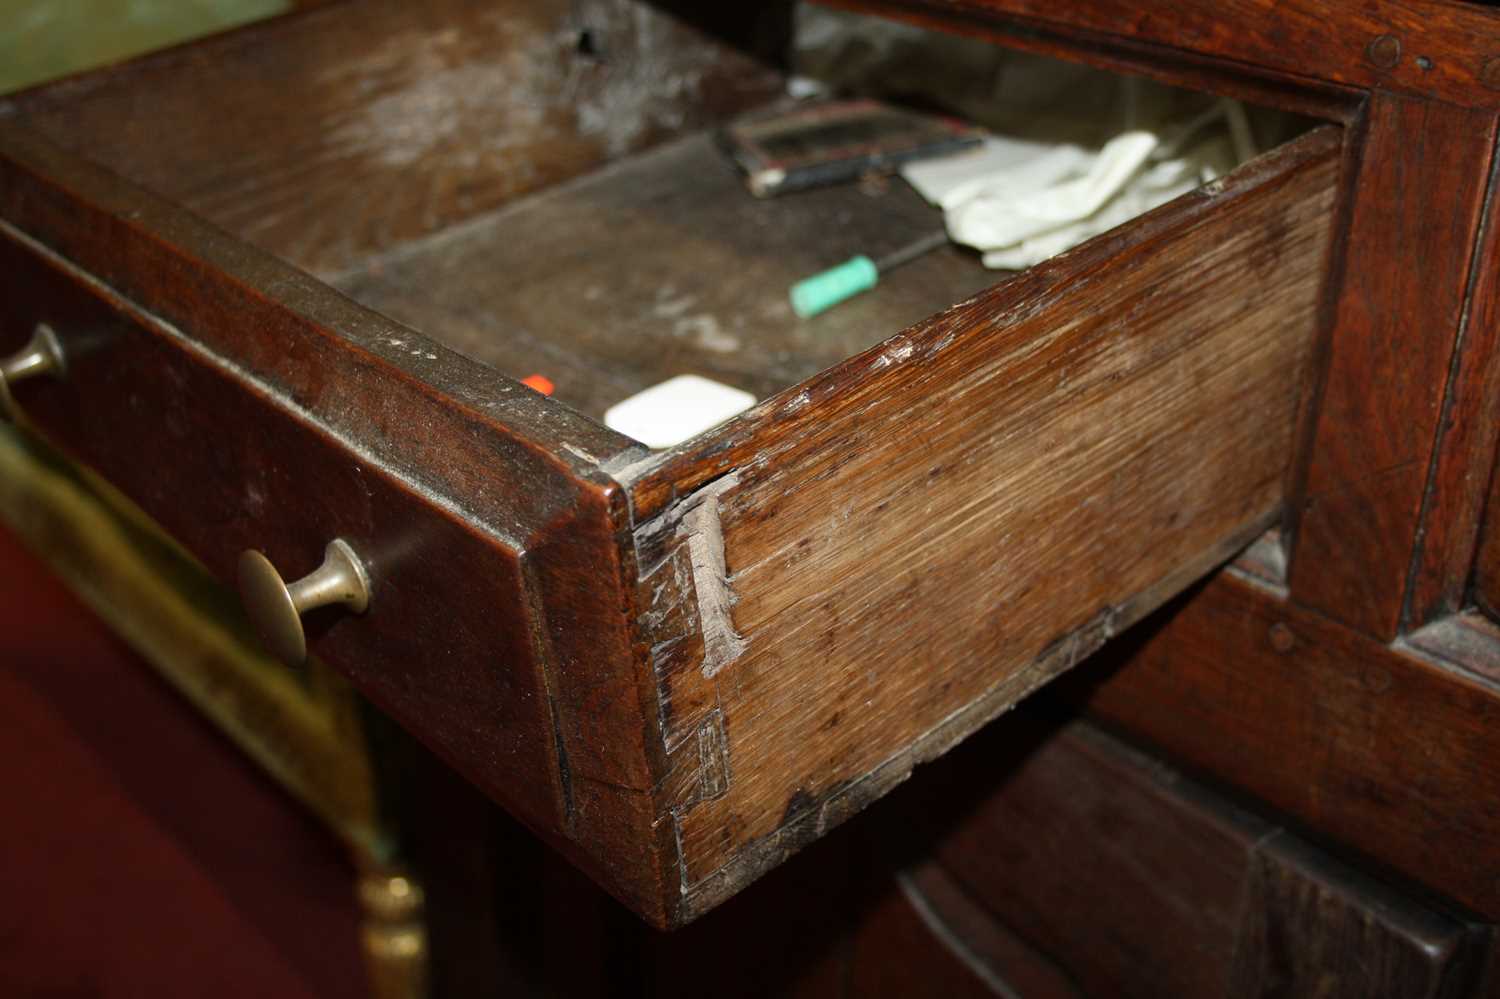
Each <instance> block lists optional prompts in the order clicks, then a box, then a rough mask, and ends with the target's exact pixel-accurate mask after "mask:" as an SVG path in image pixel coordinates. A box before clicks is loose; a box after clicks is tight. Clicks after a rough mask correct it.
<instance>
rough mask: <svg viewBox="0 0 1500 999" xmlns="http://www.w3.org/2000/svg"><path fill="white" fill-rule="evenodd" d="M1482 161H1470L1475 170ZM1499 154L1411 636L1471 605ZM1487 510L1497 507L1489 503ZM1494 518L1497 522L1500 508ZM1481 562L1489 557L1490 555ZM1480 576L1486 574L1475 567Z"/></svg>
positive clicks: (1495, 398)
mask: <svg viewBox="0 0 1500 999" xmlns="http://www.w3.org/2000/svg"><path fill="white" fill-rule="evenodd" d="M1479 165H1480V164H1479V163H1475V164H1474V165H1473V167H1474V168H1477V167H1478V166H1479ZM1497 170H1500V157H1494V156H1492V158H1491V162H1490V176H1489V178H1488V188H1487V190H1486V194H1485V206H1484V217H1483V219H1482V222H1481V225H1482V228H1481V234H1480V237H1479V243H1478V245H1477V246H1476V247H1475V250H1474V258H1473V261H1472V266H1471V270H1472V274H1471V277H1470V288H1469V296H1468V300H1467V302H1466V304H1465V306H1464V315H1463V319H1462V324H1461V326H1460V327H1459V330H1458V338H1457V341H1456V343H1455V345H1454V351H1453V353H1454V358H1453V364H1452V365H1451V366H1450V369H1449V375H1448V379H1447V386H1446V388H1445V391H1444V394H1443V403H1442V407H1443V408H1442V413H1441V417H1440V419H1439V421H1438V427H1437V437H1436V440H1435V442H1434V454H1433V458H1432V462H1431V465H1430V469H1429V473H1428V485H1427V490H1426V493H1425V495H1424V497H1423V502H1422V519H1421V525H1420V528H1419V530H1420V532H1421V533H1420V536H1419V545H1418V550H1417V553H1416V557H1415V559H1414V564H1413V566H1412V574H1411V585H1410V589H1409V592H1408V593H1407V598H1406V599H1407V606H1406V608H1405V612H1404V614H1403V620H1402V626H1403V629H1404V630H1407V631H1411V630H1415V629H1418V628H1421V627H1422V626H1423V625H1426V624H1428V623H1430V622H1432V621H1434V620H1437V619H1439V618H1442V617H1444V616H1447V615H1450V614H1454V613H1457V612H1459V611H1460V610H1462V609H1463V608H1464V607H1465V606H1466V605H1467V604H1468V602H1469V599H1470V595H1469V580H1470V575H1471V573H1473V572H1474V570H1475V550H1476V548H1478V547H1479V546H1480V544H1481V541H1480V520H1481V518H1482V517H1483V515H1484V510H1485V504H1486V494H1487V492H1488V491H1489V484H1490V480H1491V478H1492V470H1493V469H1494V467H1495V459H1496V444H1497V440H1500V408H1497V404H1500V202H1497V201H1496V199H1495V181H1496V171H1497ZM1489 506H1490V509H1497V507H1496V503H1495V501H1494V500H1493V499H1491V500H1490V501H1489ZM1495 516H1497V517H1500V510H1497V512H1496V514H1495ZM1483 557H1484V558H1488V559H1490V560H1492V561H1493V560H1494V555H1486V556H1483ZM1479 571H1480V572H1481V573H1482V572H1483V571H1484V570H1483V569H1480V570H1479Z"/></svg>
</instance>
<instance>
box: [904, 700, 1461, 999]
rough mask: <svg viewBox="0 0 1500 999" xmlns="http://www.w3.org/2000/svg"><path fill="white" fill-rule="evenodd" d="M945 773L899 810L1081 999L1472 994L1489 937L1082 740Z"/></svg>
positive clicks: (1049, 737) (1032, 725)
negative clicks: (927, 832) (991, 777)
mask: <svg viewBox="0 0 1500 999" xmlns="http://www.w3.org/2000/svg"><path fill="white" fill-rule="evenodd" d="M1028 731H1034V732H1035V733H1036V736H1037V738H1036V740H1035V741H1034V742H1031V743H1027V742H1026V741H1025V740H1020V739H1018V738H1017V737H1018V736H1020V735H1023V734H1025V733H1027V732H1028ZM935 769H936V771H937V772H936V773H935V774H934V776H935V777H940V778H942V780H941V781H937V780H935V781H933V782H931V786H930V787H929V788H927V789H926V790H925V791H924V790H923V789H921V788H916V787H914V788H911V789H909V791H908V793H907V794H906V797H905V800H903V801H901V805H902V806H903V807H904V808H905V809H906V810H907V811H908V812H909V813H910V814H911V815H912V818H913V821H914V822H916V823H918V824H927V825H930V826H933V827H934V831H933V835H934V836H935V840H934V842H935V844H936V845H935V847H934V848H933V849H934V856H935V858H936V861H937V863H938V864H940V865H941V867H942V869H943V870H944V871H946V872H947V877H948V878H949V879H950V880H951V881H952V882H953V883H954V884H955V885H956V886H957V887H958V888H959V889H960V890H961V891H963V892H965V893H967V894H968V895H969V897H971V898H972V899H973V904H974V905H976V906H979V907H982V908H983V909H984V910H986V911H988V912H989V913H990V914H991V918H992V919H995V920H997V921H998V922H1000V923H1001V924H1002V925H1003V926H1005V927H1008V928H1009V929H1010V930H1011V931H1012V932H1014V933H1015V934H1016V935H1017V936H1019V937H1022V938H1024V939H1026V940H1028V941H1030V942H1031V943H1032V946H1034V947H1036V948H1037V949H1038V950H1039V951H1041V952H1042V954H1043V955H1045V956H1046V957H1047V958H1050V960H1052V961H1053V962H1055V963H1056V964H1057V965H1058V966H1059V967H1062V968H1065V969H1067V972H1068V973H1069V974H1070V975H1071V976H1073V978H1074V979H1075V981H1076V982H1077V984H1078V986H1079V987H1080V989H1081V991H1082V992H1083V993H1084V994H1087V995H1111V996H1141V997H1158V996H1160V997H1169V996H1182V997H1192V999H1210V997H1215V996H1217V997H1252V996H1270V995H1319V996H1321V995H1327V996H1348V997H1351V999H1352V997H1360V996H1369V997H1372V999H1373V997H1376V996H1388V997H1392V999H1395V997H1405V996H1413V997H1415V996H1429V997H1440V996H1441V997H1447V996H1459V995H1466V994H1468V989H1469V988H1470V987H1471V986H1472V985H1473V984H1474V981H1475V978H1476V977H1477V973H1478V971H1479V968H1478V963H1479V958H1481V956H1482V953H1483V947H1484V945H1485V940H1484V936H1485V933H1484V930H1483V929H1482V928H1480V927H1476V926H1472V925H1470V924H1469V923H1468V922H1467V921H1466V920H1464V919H1462V918H1459V917H1457V916H1454V915H1452V914H1448V913H1445V912H1442V911H1440V910H1436V909H1434V908H1432V907H1431V906H1430V905H1429V904H1427V903H1426V902H1424V901H1421V900H1419V899H1418V898H1416V897H1414V896H1413V895H1411V894H1408V893H1405V892H1401V891H1398V890H1396V889H1393V888H1391V887H1389V886H1387V885H1385V884H1382V883H1380V882H1378V881H1376V880H1374V879H1373V878H1371V877H1369V876H1368V875H1366V874H1363V873H1361V872H1359V871H1357V870H1355V869H1353V868H1351V867H1349V866H1348V865H1346V864H1343V863H1341V862H1339V861H1338V860H1336V859H1335V858H1334V857H1333V856H1331V855H1330V854H1328V853H1326V852H1324V851H1322V850H1318V849H1315V848H1313V847H1311V846H1310V845H1308V844H1307V843H1306V842H1304V841H1302V840H1300V839H1298V838H1297V837H1295V836H1293V835H1292V834H1290V833H1289V832H1288V831H1286V830H1285V829H1282V828H1280V827H1279V826H1278V825H1277V824H1276V823H1275V822H1274V821H1270V820H1268V819H1266V818H1264V817H1261V816H1257V815H1254V814H1251V813H1249V812H1247V811H1245V810H1244V809H1243V808H1241V807H1238V806H1236V805H1234V804H1231V803H1230V802H1228V801H1226V800H1225V799H1223V798H1222V797H1220V796H1219V795H1217V794H1215V793H1214V792H1212V791H1210V790H1209V789H1206V788H1204V787H1202V786H1200V785H1198V784H1196V783H1194V782H1193V781H1190V780H1188V779H1186V778H1184V777H1183V776H1181V775H1180V774H1179V773H1177V772H1176V771H1174V770H1173V769H1172V768H1170V767H1168V766H1166V765H1165V764H1163V763H1162V762H1161V761H1159V760H1156V759H1153V758H1151V757H1149V756H1146V755H1144V754H1142V753H1140V752H1137V751H1135V750H1133V749H1131V748H1130V747H1128V746H1127V745H1125V744H1123V743H1121V742H1119V741H1118V740H1116V739H1114V738H1111V737H1109V736H1106V735H1104V734H1103V733H1101V732H1099V731H1098V730H1096V729H1093V728H1091V727H1089V726H1088V725H1085V724H1081V723H1077V722H1074V723H1071V724H1068V725H1065V726H1062V727H1055V726H1052V725H1048V726H1041V725H1038V724H1037V722H1036V721H1035V720H1034V718H1033V717H1025V716H1023V717H1018V718H1016V719H1014V720H1013V722H1012V723H1011V724H1010V725H1008V726H1006V727H1005V728H1003V729H999V730H996V731H992V732H989V733H985V734H984V735H981V736H979V737H977V738H976V740H975V741H974V742H973V743H971V744H970V745H968V746H965V747H963V748H962V749H961V750H959V751H958V752H956V753H955V754H954V755H953V756H952V757H950V758H949V759H947V760H944V761H942V762H941V763H939V764H938V765H937V766H936V768H935ZM985 773H993V774H995V775H996V776H997V778H998V779H997V780H996V782H995V784H994V786H993V788H991V789H986V785H985V782H984V780H983V779H982V777H983V774H985ZM955 799H960V800H955ZM965 800H967V804H965ZM934 815H937V816H939V819H938V820H937V821H934V819H933V817H932V816H934ZM953 816H956V818H954V817H953ZM1023 994H1025V993H1023Z"/></svg>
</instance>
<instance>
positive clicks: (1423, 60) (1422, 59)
mask: <svg viewBox="0 0 1500 999" xmlns="http://www.w3.org/2000/svg"><path fill="white" fill-rule="evenodd" d="M1417 65H1418V66H1419V67H1421V68H1422V69H1431V68H1432V60H1431V59H1429V58H1427V57H1426V56H1417Z"/></svg>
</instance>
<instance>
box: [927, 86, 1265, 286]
mask: <svg viewBox="0 0 1500 999" xmlns="http://www.w3.org/2000/svg"><path fill="white" fill-rule="evenodd" d="M1249 135H1250V130H1249V127H1248V123H1247V122H1246V120H1245V114H1244V109H1243V108H1242V107H1241V106H1240V105H1239V104H1238V103H1236V102H1234V101H1221V102H1217V103H1216V104H1215V105H1214V106H1213V107H1212V108H1210V109H1209V110H1208V111H1207V112H1201V113H1199V114H1196V115H1194V116H1193V117H1191V118H1186V119H1184V120H1181V121H1176V122H1168V123H1166V124H1165V125H1163V126H1161V127H1159V128H1156V129H1154V130H1146V129H1131V130H1127V131H1123V132H1121V133H1120V134H1118V135H1116V136H1115V137H1114V138H1112V139H1110V140H1109V141H1107V142H1105V143H1104V145H1103V146H1101V147H1100V148H1098V149H1095V150H1090V149H1086V148H1084V147H1082V146H1077V145H1067V144H1063V145H1059V144H1052V143H1045V142H1038V141H1035V140H1033V139H1027V138H1024V137H1006V136H994V137H991V138H990V139H988V140H986V142H985V144H984V145H983V146H982V147H980V148H979V149H978V150H974V151H971V152H965V153H960V154H957V155H955V156H948V157H943V158H940V159H933V160H921V161H917V162H913V163H909V164H907V165H906V166H905V167H903V168H902V170H901V174H902V176H903V177H905V178H906V180H907V181H908V182H910V183H911V185H912V186H913V187H915V188H916V189H917V191H919V192H920V193H921V194H922V196H923V197H925V198H926V199H927V200H928V201H930V202H931V203H932V204H934V205H937V206H938V207H940V208H942V209H943V212H944V216H945V221H946V224H947V227H948V234H949V236H950V237H952V239H953V240H954V242H957V243H962V244H964V245H966V246H972V247H975V248H976V249H979V250H981V251H983V252H984V263H985V266H987V267H994V268H999V269H1020V268H1023V267H1029V266H1031V265H1032V264H1035V263H1039V262H1040V261H1042V260H1046V259H1047V258H1049V257H1053V256H1056V255H1057V254H1059V253H1061V252H1063V251H1064V250H1067V249H1069V248H1071V247H1073V246H1076V245H1077V244H1078V243H1081V242H1083V241H1084V240H1086V239H1088V238H1089V237H1091V236H1094V235H1096V234H1098V233H1101V232H1104V231H1105V230H1107V229H1111V228H1113V227H1114V226H1116V225H1119V224H1120V223H1121V222H1124V221H1127V220H1128V219H1131V218H1134V217H1135V216H1137V215H1140V214H1142V213H1144V212H1147V211H1150V210H1151V209H1152V208H1155V207H1156V206H1157V205H1160V204H1164V203H1165V202H1167V201H1170V200H1172V199H1173V198H1175V197H1177V196H1178V195H1181V194H1185V193H1186V192H1188V191H1191V190H1193V189H1194V188H1196V187H1198V186H1199V185H1201V184H1204V183H1207V182H1209V181H1211V180H1214V179H1216V178H1217V177H1219V176H1222V175H1223V174H1224V173H1226V172H1228V171H1229V170H1230V169H1232V168H1233V167H1234V166H1235V165H1237V163H1238V162H1240V161H1241V160H1244V159H1248V158H1249V157H1250V156H1253V155H1254V152H1255V151H1254V149H1253V148H1251V147H1250V140H1249Z"/></svg>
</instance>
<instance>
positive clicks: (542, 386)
mask: <svg viewBox="0 0 1500 999" xmlns="http://www.w3.org/2000/svg"><path fill="white" fill-rule="evenodd" d="M521 384H522V385H525V386H526V387H527V388H529V389H535V390H536V391H538V392H540V393H542V395H551V394H552V393H553V391H554V390H555V389H556V388H557V386H556V385H553V384H552V379H550V378H548V377H547V376H546V375H528V376H526V377H525V378H522V379H521Z"/></svg>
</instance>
